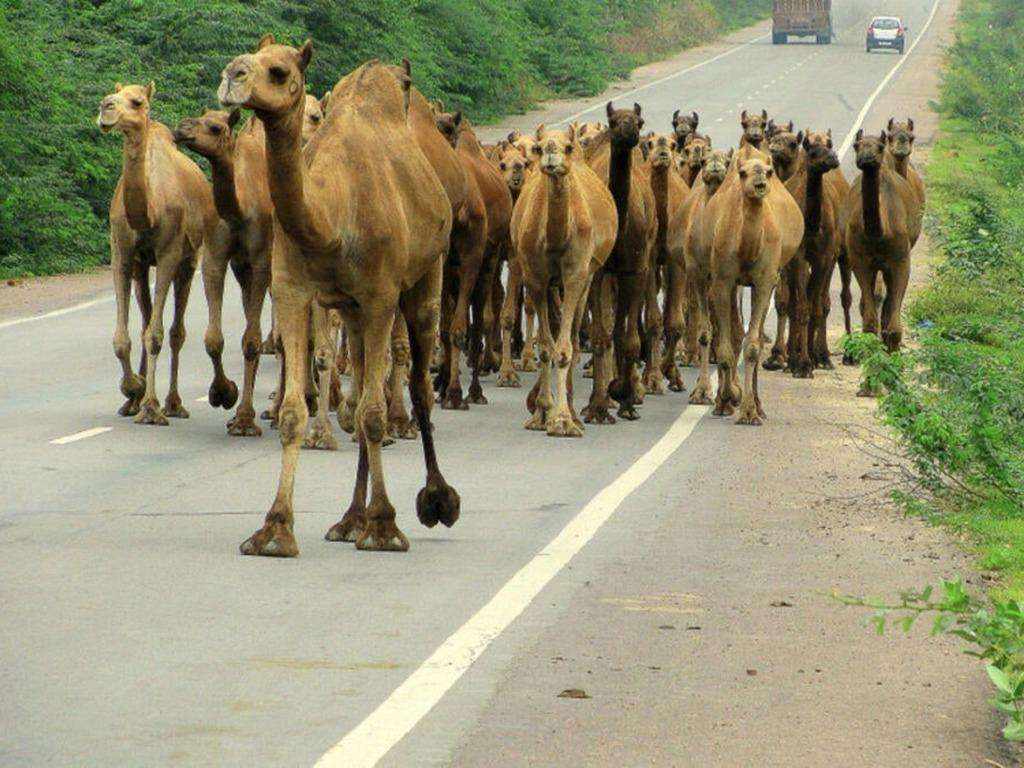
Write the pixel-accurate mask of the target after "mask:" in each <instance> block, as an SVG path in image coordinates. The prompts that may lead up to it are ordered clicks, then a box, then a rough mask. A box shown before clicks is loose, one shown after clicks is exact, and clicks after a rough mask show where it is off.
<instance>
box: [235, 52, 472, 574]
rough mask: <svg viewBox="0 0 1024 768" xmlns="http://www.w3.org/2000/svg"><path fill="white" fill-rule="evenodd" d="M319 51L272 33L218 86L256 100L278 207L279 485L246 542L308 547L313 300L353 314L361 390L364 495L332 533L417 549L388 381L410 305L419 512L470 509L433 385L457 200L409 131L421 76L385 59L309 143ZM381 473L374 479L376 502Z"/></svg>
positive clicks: (251, 547) (429, 518) (344, 85)
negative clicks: (299, 523)
mask: <svg viewBox="0 0 1024 768" xmlns="http://www.w3.org/2000/svg"><path fill="white" fill-rule="evenodd" d="M312 54H313V46H312V43H311V42H309V41H307V42H306V43H305V44H304V45H303V46H302V47H301V48H299V49H295V48H292V47H289V46H286V45H278V44H276V43H275V41H274V39H273V37H272V36H269V35H268V36H266V37H264V38H263V39H262V40H261V41H260V45H259V47H258V50H257V51H256V53H254V54H244V55H241V56H238V57H237V58H235V59H234V60H233V61H231V62H230V63H229V64H228V65H227V67H226V68H225V69H224V73H223V78H222V81H221V85H220V89H219V91H218V96H219V98H220V100H221V103H222V104H224V105H226V106H232V107H247V108H249V109H253V110H254V111H255V114H256V117H257V119H259V120H261V121H262V122H263V124H264V129H265V131H266V137H267V139H266V140H267V163H268V170H269V179H270V194H271V199H272V200H273V202H274V207H275V212H276V217H275V228H276V231H275V235H274V255H273V260H272V268H273V283H272V290H273V298H274V306H275V311H276V317H277V322H278V332H279V335H280V338H281V344H282V346H283V348H284V357H285V366H286V378H285V394H284V401H283V403H282V406H281V413H280V416H279V428H280V433H281V443H282V446H283V449H284V450H283V460H282V467H281V478H280V482H279V486H278V492H277V495H276V498H275V500H274V503H273V505H272V506H271V508H270V511H269V513H268V514H267V518H266V522H265V523H264V525H263V527H262V528H261V529H260V530H258V531H257V532H256V533H255V534H254V535H253V536H251V537H250V538H249V539H247V540H246V541H245V542H244V543H243V544H242V546H241V551H242V552H243V554H253V555H276V556H294V555H297V554H298V546H297V544H296V541H295V536H294V533H293V525H294V513H293V506H292V492H293V487H294V481H295V470H296V466H297V463H298V458H299V445H300V443H301V441H302V435H303V432H304V430H305V423H306V418H307V410H306V404H305V400H304V394H305V393H304V386H303V382H304V380H305V376H306V370H307V368H308V362H307V351H308V317H309V312H308V310H309V306H310V304H311V303H312V302H314V301H316V302H318V303H319V304H320V305H322V306H324V307H329V308H334V309H337V310H338V311H339V312H341V314H342V317H343V318H344V320H345V325H346V328H347V331H348V338H349V345H350V347H351V350H350V351H351V357H352V366H353V379H355V380H356V381H357V382H358V384H359V391H360V400H359V405H358V407H357V409H356V416H357V422H358V430H359V436H360V443H359V468H358V471H357V477H356V486H355V491H354V494H353V499H352V504H351V506H350V507H349V509H348V511H347V512H346V513H345V516H344V517H343V518H342V520H341V521H340V522H339V523H337V524H336V525H335V526H334V527H332V528H331V529H330V531H328V534H327V538H328V539H331V540H345V539H350V538H352V537H353V535H354V536H355V541H356V547H357V548H358V549H375V550H385V549H387V550H399V551H404V550H407V549H408V547H409V542H408V539H406V537H405V535H404V534H403V533H402V532H401V531H400V530H399V528H398V526H397V525H396V523H395V510H394V507H393V506H392V505H391V503H390V501H389V500H388V497H387V491H386V488H385V482H384V472H383V464H382V461H381V442H382V440H383V439H384V436H385V434H386V432H387V412H386V403H385V395H384V378H385V375H386V373H387V370H386V368H387V356H388V349H389V345H390V339H391V331H392V325H393V323H394V320H395V313H396V309H399V308H400V309H401V312H402V315H403V316H404V319H405V321H406V323H407V325H408V327H409V336H410V345H411V347H412V358H413V362H412V366H413V370H412V376H411V379H410V394H411V395H412V399H413V403H414V410H415V412H416V416H417V419H418V421H419V426H420V437H421V439H422V441H423V451H424V457H425V460H426V465H427V482H426V485H425V487H424V488H423V489H422V490H421V491H420V493H419V495H418V497H417V501H416V506H417V513H418V515H419V518H420V520H421V522H423V523H424V524H426V525H435V524H436V523H437V522H438V521H441V522H443V523H445V524H446V525H451V524H453V523H454V522H455V520H456V519H457V518H458V514H459V497H458V494H457V493H456V492H455V491H454V489H452V488H451V487H450V486H449V485H448V484H447V483H446V482H445V480H444V478H443V477H442V475H441V472H440V470H439V469H438V467H437V462H436V456H435V453H434V444H433V435H432V431H431V426H430V406H431V400H432V398H431V395H430V385H429V381H428V366H429V354H430V348H431V342H432V341H433V334H434V328H435V324H436V317H437V309H438V307H437V296H438V292H439V290H440V280H441V260H442V256H443V254H444V253H445V252H446V251H447V248H448V241H449V236H450V233H451V206H450V204H449V201H448V199H447V197H446V195H445V189H444V187H443V186H442V184H441V181H440V179H439V178H438V175H437V173H436V172H435V171H434V170H433V168H432V166H431V164H430V163H429V162H428V160H427V158H426V156H425V155H424V154H423V153H422V152H421V151H418V150H417V145H416V139H415V137H414V135H413V132H412V131H411V130H410V129H409V125H408V109H409V99H410V96H409V89H410V87H411V79H410V78H408V77H407V76H406V77H405V78H400V77H397V76H396V75H395V73H394V72H393V70H392V68H389V67H386V66H383V65H381V64H380V63H378V62H376V61H372V62H369V63H367V64H364V65H362V66H361V67H359V68H358V69H356V70H355V71H354V72H352V73H350V74H349V75H347V76H346V77H344V78H343V79H342V80H341V81H340V82H339V83H338V84H337V85H336V86H335V88H334V90H333V92H332V94H331V105H330V106H331V109H330V111H329V112H328V116H327V118H326V119H325V120H324V124H323V126H322V127H321V129H320V130H319V131H317V133H316V134H315V135H314V136H313V138H312V139H311V140H310V142H309V143H308V144H307V145H306V147H305V150H303V149H302V146H301V140H302V139H301V130H302V112H303V101H304V99H303V94H304V93H305V72H306V68H307V66H308V65H309V61H310V59H311V58H312ZM368 148H372V151H368ZM368 476H369V480H370V481H371V486H372V488H371V497H370V501H369V504H366V501H365V495H366V485H367V479H368Z"/></svg>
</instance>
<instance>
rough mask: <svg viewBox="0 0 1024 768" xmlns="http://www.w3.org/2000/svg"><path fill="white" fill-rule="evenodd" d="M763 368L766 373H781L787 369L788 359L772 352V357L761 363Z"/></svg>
mask: <svg viewBox="0 0 1024 768" xmlns="http://www.w3.org/2000/svg"><path fill="white" fill-rule="evenodd" d="M761 367H762V368H764V369H765V370H766V371H781V370H782V369H783V368H785V367H786V358H785V357H784V356H782V355H780V354H778V353H776V352H772V354H771V357H769V358H768V359H767V360H765V361H764V362H763V363H761Z"/></svg>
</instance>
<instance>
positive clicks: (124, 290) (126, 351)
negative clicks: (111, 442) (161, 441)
mask: <svg viewBox="0 0 1024 768" xmlns="http://www.w3.org/2000/svg"><path fill="white" fill-rule="evenodd" d="M112 250H113V249H112ZM111 260H112V261H113V265H114V268H113V270H112V271H113V275H114V296H115V297H116V299H117V319H116V321H115V323H114V355H115V357H117V359H118V361H119V362H120V363H121V394H122V395H124V396H125V397H126V398H127V399H126V400H125V402H124V404H123V405H122V406H121V409H120V410H119V411H118V413H119V414H120V415H121V416H134V415H135V414H137V413H138V412H139V401H140V400H141V399H142V394H143V393H144V392H145V391H146V382H145V379H143V378H142V377H141V376H139V375H138V374H136V373H135V372H134V371H133V370H132V341H131V337H130V336H129V334H128V310H129V308H130V305H131V288H132V273H131V272H130V271H129V270H130V265H128V264H125V263H124V261H123V260H122V257H121V256H120V254H117V253H114V254H113V255H112V257H111ZM139 305H140V307H141V305H142V302H141V301H140V302H139ZM150 314H152V313H150ZM148 325H149V323H148V322H147V320H146V318H145V317H143V328H144V329H145V326H148Z"/></svg>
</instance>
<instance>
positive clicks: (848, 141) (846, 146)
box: [839, 0, 942, 162]
mask: <svg viewBox="0 0 1024 768" xmlns="http://www.w3.org/2000/svg"><path fill="white" fill-rule="evenodd" d="M941 2H942V0H935V4H934V5H932V12H931V13H930V14H929V15H928V21H926V22H925V23H924V26H923V27H922V28H921V32H920V34H918V36H917V38H916V39H915V40H914V42H913V43H911V45H910V47H909V48H908V49H907V51H906V53H904V54H903V55H902V56H900V58H899V61H897V62H896V65H895V66H894V67H893V68H892V69H890V70H889V74H887V75H886V76H885V77H884V78H883V79H882V82H881V83H879V84H878V87H877V88H876V89H875V92H874V93H872V94H871V95H870V96H869V97H868V100H867V101H866V102H865V103H864V108H863V109H862V110H861V111H860V114H858V115H857V119H856V120H854V121H853V128H851V129H850V133H849V135H848V136H847V137H846V138H845V139H844V140H843V143H842V144H841V145H840V146H839V160H840V162H841V161H842V159H843V158H844V157H845V156H846V153H847V152H849V151H850V147H851V146H853V142H854V140H855V139H856V137H857V131H858V130H860V128H861V126H863V125H864V119H865V118H866V117H867V116H868V112H870V111H871V107H873V106H874V105H875V101H876V100H877V99H878V97H879V96H880V95H881V94H882V91H884V90H885V87H886V86H887V85H888V84H889V82H890V81H891V80H892V79H893V78H894V77H895V76H896V73H897V72H899V71H900V69H902V67H903V65H904V64H906V63H907V59H909V58H910V54H912V53H913V52H914V49H915V48H917V44H918V43H920V42H921V41H922V40H924V38H925V35H927V34H928V29H929V28H930V27H931V25H932V22H933V21H934V20H935V14H936V13H938V11H939V3H941Z"/></svg>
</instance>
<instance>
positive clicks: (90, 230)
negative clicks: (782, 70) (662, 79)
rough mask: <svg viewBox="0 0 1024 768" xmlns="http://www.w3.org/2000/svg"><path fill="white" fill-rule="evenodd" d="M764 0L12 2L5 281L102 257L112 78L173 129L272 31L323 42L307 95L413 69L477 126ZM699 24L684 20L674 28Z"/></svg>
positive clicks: (717, 28) (596, 86)
mask: <svg viewBox="0 0 1024 768" xmlns="http://www.w3.org/2000/svg"><path fill="white" fill-rule="evenodd" d="M770 8H771V2H770V0H681V1H679V0H613V1H610V0H411V1H410V0H361V2H358V3H339V2H337V0H244V2H239V1H238V0H202V1H200V0H5V2H4V4H3V6H2V8H0V71H2V72H3V75H2V78H3V87H0V125H3V131H0V277H13V276H18V275H29V274H45V273H52V272H62V271H70V270H74V269H82V268H85V267H88V266H90V265H94V264H98V263H102V262H104V261H106V260H107V259H108V254H107V245H106V238H107V236H106V227H107V224H106V218H107V210H108V206H109V202H110V196H111V194H112V193H113V189H114V185H115V183H116V181H117V176H118V172H119V166H120V146H119V142H118V141H117V140H116V138H114V137H103V138H101V137H100V136H99V134H98V131H97V130H96V128H95V123H94V120H95V115H96V109H97V106H98V104H99V101H100V99H101V98H102V97H103V96H104V95H105V94H107V93H109V92H110V90H111V89H112V87H113V84H114V83H115V82H116V81H122V82H126V83H128V82H138V83H144V82H148V81H149V80H155V81H156V86H157V95H156V99H155V102H154V105H153V113H154V116H155V117H156V118H157V119H158V120H160V121H162V122H164V123H167V124H174V123H176V122H177V121H178V120H179V119H181V118H182V117H185V116H187V115H191V114H196V113H198V112H199V111H201V110H202V109H203V108H205V107H209V106H212V105H213V104H214V102H215V95H214V94H215V90H216V85H217V82H218V80H219V78H220V72H221V69H222V68H223V66H224V64H225V63H226V62H227V61H229V60H230V59H231V58H232V57H233V56H234V55H236V54H238V53H239V52H241V51H242V50H245V49H248V48H250V47H251V46H252V45H253V44H254V43H255V42H256V41H257V40H258V39H259V38H260V37H261V36H262V35H263V34H264V33H265V32H273V33H274V34H275V35H276V36H277V37H278V38H279V39H281V40H286V41H291V42H295V43H298V42H300V41H301V40H303V39H304V38H306V37H311V38H313V40H314V43H315V46H316V57H315V59H314V65H313V66H312V67H311V69H310V72H309V79H310V82H309V86H310V89H311V90H312V91H313V92H315V93H318V94H319V93H323V92H324V91H326V90H328V89H329V88H331V87H332V86H333V85H334V83H335V82H336V81H337V79H338V78H339V77H340V76H341V75H343V74H344V73H345V72H348V71H350V70H352V69H353V68H354V67H356V66H357V65H358V64H359V63H361V62H363V61H365V60H367V59H370V58H374V57H376V58H381V59H384V60H389V61H398V60H400V59H401V58H402V57H408V58H409V59H410V61H411V62H412V64H413V74H414V78H415V81H416V84H417V86H418V87H419V88H420V89H421V90H422V91H423V92H424V93H425V94H426V95H427V96H428V97H429V98H441V99H443V100H444V101H445V103H446V104H448V105H451V106H455V107H459V108H461V109H463V110H465V111H467V112H468V113H469V114H470V115H471V116H472V117H473V118H474V120H476V121H477V122H486V121H488V120H493V119H495V118H497V117H498V116H500V115H502V114H506V113H508V112H512V111H523V110H525V109H526V108H527V107H529V106H530V105H531V104H532V103H534V102H535V101H536V100H537V99H539V98H543V97H547V96H553V95H584V94H592V93H595V92H597V91H599V90H600V89H601V88H603V87H604V86H605V85H606V84H607V83H608V81H609V80H610V79H612V78H614V77H616V76H621V75H624V74H626V73H628V72H629V70H630V69H631V68H632V67H633V66H636V65H637V64H639V63H641V62H643V61H646V60H650V59H651V58H652V57H654V56H657V55H661V54H663V53H665V52H667V51H670V50H673V49H676V48H680V47H682V46H684V45H688V44H691V43H693V42H695V41H697V40H704V39H707V38H708V37H710V36H713V35H714V34H717V33H720V32H722V31H725V30H727V29H731V28H734V27H736V26H739V25H742V24H746V23H748V22H750V21H752V20H753V19H755V18H756V17H759V16H764V15H766V14H767V13H768V12H769V10H770ZM680 18H689V23H687V24H680V23H676V22H677V21H678V20H679V19H680Z"/></svg>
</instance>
